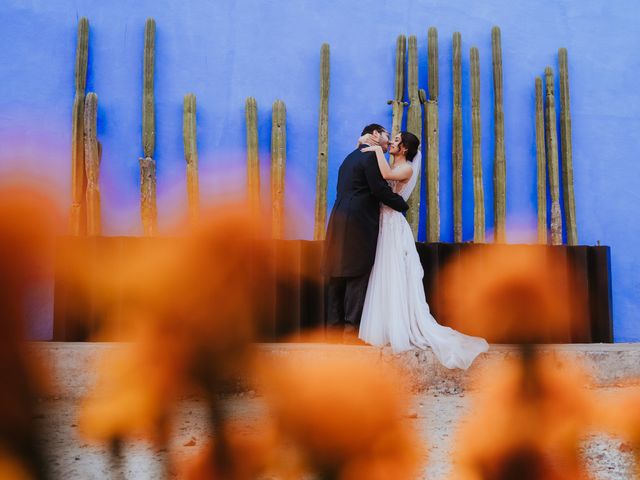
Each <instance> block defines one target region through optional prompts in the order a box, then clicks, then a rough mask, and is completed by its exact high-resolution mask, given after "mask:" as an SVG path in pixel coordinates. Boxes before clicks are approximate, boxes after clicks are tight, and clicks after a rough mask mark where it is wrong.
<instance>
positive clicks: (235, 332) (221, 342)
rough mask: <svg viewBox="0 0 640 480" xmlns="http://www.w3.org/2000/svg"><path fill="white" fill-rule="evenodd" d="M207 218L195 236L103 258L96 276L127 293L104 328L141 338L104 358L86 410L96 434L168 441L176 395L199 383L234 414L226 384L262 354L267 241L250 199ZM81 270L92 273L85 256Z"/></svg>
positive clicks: (211, 400)
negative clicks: (259, 285)
mask: <svg viewBox="0 0 640 480" xmlns="http://www.w3.org/2000/svg"><path fill="white" fill-rule="evenodd" d="M206 218H208V222H207V223H206V224H205V223H202V224H201V225H200V226H199V227H198V230H196V231H193V232H190V234H189V235H188V236H186V237H181V238H173V239H171V238H152V239H140V241H139V242H138V243H137V245H135V247H133V248H131V250H130V251H129V252H127V254H126V255H125V259H124V260H122V259H120V260H119V262H118V266H117V267H114V266H113V264H114V263H116V262H115V261H114V262H112V261H111V260H112V259H111V258H110V257H109V256H108V255H107V256H105V257H104V258H101V259H98V260H99V262H101V265H100V266H101V268H97V269H94V273H93V274H92V275H91V276H90V277H89V276H87V279H86V280H87V281H88V282H97V283H98V285H100V287H101V288H100V289H99V290H101V291H102V292H103V293H104V294H105V296H106V297H110V296H113V295H120V298H121V300H122V301H121V302H120V303H119V307H118V309H117V310H115V311H111V312H108V315H107V319H108V320H109V321H108V323H107V325H106V326H105V329H104V330H103V332H102V334H101V336H100V337H99V338H100V339H105V338H107V339H108V338H109V337H112V336H113V335H123V333H124V336H125V338H127V339H129V340H132V342H133V343H132V344H131V348H130V351H128V352H126V353H124V354H123V356H122V357H120V358H117V359H107V361H106V362H105V363H104V365H103V366H102V367H101V368H100V375H101V377H102V378H103V380H102V381H101V382H99V383H98V385H97V387H96V389H95V391H94V392H92V394H91V395H90V396H89V397H88V398H87V400H86V402H85V403H84V407H83V411H82V425H83V431H84V433H85V435H87V436H88V437H91V438H96V439H98V440H108V439H114V438H122V437H123V436H125V437H126V436H130V435H141V434H142V435H145V436H147V437H149V438H151V439H153V440H155V441H158V442H160V443H162V442H165V441H166V440H167V435H169V434H170V431H171V417H172V411H173V407H174V405H175V402H176V401H177V400H178V399H179V398H180V397H183V396H185V395H190V394H194V393H197V394H200V395H202V396H203V397H204V398H205V400H206V402H207V404H208V407H209V408H210V409H211V411H212V414H211V419H212V421H213V422H214V423H216V422H218V421H220V422H224V419H223V418H220V414H219V412H220V406H219V405H218V403H219V399H218V393H219V392H220V391H221V390H225V389H228V388H229V387H230V386H233V382H237V381H238V378H239V376H241V375H242V374H243V373H245V372H246V370H247V368H248V365H249V364H250V362H251V359H252V356H253V345H252V342H253V340H254V339H255V335H254V334H255V331H256V325H255V324H254V323H255V322H254V301H255V300H256V299H257V298H259V297H260V292H256V288H255V287H254V283H253V281H252V275H253V272H254V271H255V270H256V269H257V270H259V269H260V266H261V264H262V262H263V261H264V258H265V256H264V255H261V252H262V250H263V249H264V248H265V247H266V244H265V243H264V242H263V241H261V238H260V234H259V231H260V230H259V225H258V222H257V221H256V220H255V219H254V218H252V217H250V216H249V215H248V214H246V213H245V211H244V210H242V207H241V206H238V207H235V206H228V207H225V208H224V209H220V210H215V211H212V212H209V214H208V215H207V216H206ZM118 255H120V256H122V252H119V253H118ZM102 267H103V268H102ZM71 271H73V272H74V273H75V274H77V275H80V276H82V275H83V271H82V268H81V266H79V268H74V269H72V270H71ZM95 272H98V273H95ZM106 304H108V302H105V305H106ZM112 338H113V337H112ZM222 424H223V423H221V424H216V425H212V427H213V428H214V429H217V428H221V427H222Z"/></svg>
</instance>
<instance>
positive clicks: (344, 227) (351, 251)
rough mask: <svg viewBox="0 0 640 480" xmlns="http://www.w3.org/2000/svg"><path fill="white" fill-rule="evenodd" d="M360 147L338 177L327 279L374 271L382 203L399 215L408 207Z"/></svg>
mask: <svg viewBox="0 0 640 480" xmlns="http://www.w3.org/2000/svg"><path fill="white" fill-rule="evenodd" d="M365 146H366V145H364V146H362V145H361V146H360V147H358V148H357V149H356V150H354V151H353V152H351V153H350V154H349V155H348V156H347V158H345V159H344V161H343V162H342V165H341V166H340V171H339V173H338V195H337V197H336V201H335V203H334V205H333V209H332V210H331V216H330V217H329V225H328V227H327V241H326V251H325V265H324V272H325V275H327V276H330V277H355V276H359V275H364V274H366V273H367V272H369V271H370V270H371V268H372V267H373V262H374V260H375V256H376V245H377V243H378V229H379V223H380V202H382V203H384V204H386V205H388V206H389V207H391V208H393V209H394V210H397V211H399V212H405V211H406V210H407V209H408V208H409V206H408V205H407V202H405V201H404V199H403V198H402V197H401V196H400V195H397V194H395V193H393V190H392V189H391V187H390V186H389V184H388V183H387V181H386V180H385V179H384V178H382V174H381V173H380V168H379V167H378V161H377V159H376V155H375V153H374V152H362V151H361V150H360V149H361V148H364V147H365Z"/></svg>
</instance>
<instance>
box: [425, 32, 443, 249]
mask: <svg viewBox="0 0 640 480" xmlns="http://www.w3.org/2000/svg"><path fill="white" fill-rule="evenodd" d="M428 39H429V40H428V57H429V58H428V60H429V85H428V93H429V98H428V100H427V101H426V103H425V136H426V139H427V149H426V150H427V152H426V153H427V241H428V242H439V241H440V203H439V202H440V160H439V158H440V155H439V148H440V146H439V119H438V87H439V85H438V30H437V29H436V28H435V27H430V28H429V33H428Z"/></svg>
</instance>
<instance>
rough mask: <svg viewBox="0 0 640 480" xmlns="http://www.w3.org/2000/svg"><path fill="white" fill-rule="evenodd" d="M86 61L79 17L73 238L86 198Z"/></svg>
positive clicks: (85, 28) (84, 27)
mask: <svg viewBox="0 0 640 480" xmlns="http://www.w3.org/2000/svg"><path fill="white" fill-rule="evenodd" d="M88 60H89V20H87V18H85V17H82V18H81V19H80V20H79V21H78V40H77V46H76V65H75V72H74V76H75V82H74V83H75V95H74V98H73V111H72V123H71V139H72V140H71V142H72V145H71V211H70V213H69V226H70V230H71V234H72V235H81V234H82V233H83V230H84V229H83V226H84V222H83V219H82V217H83V210H84V207H83V205H84V194H85V185H86V177H85V166H84V103H85V95H84V92H85V88H86V84H87V64H88Z"/></svg>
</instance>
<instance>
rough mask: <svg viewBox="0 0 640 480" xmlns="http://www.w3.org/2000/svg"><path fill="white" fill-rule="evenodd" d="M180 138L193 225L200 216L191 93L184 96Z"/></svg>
mask: <svg viewBox="0 0 640 480" xmlns="http://www.w3.org/2000/svg"><path fill="white" fill-rule="evenodd" d="M182 136H183V141H184V157H185V159H186V161H187V199H188V202H189V220H190V222H191V223H192V224H195V223H197V221H198V218H199V216H200V188H199V182H198V144H197V141H196V96H195V95H194V94H192V93H190V94H187V95H185V96H184V112H183V121H182Z"/></svg>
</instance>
